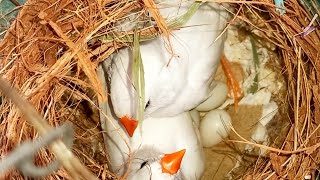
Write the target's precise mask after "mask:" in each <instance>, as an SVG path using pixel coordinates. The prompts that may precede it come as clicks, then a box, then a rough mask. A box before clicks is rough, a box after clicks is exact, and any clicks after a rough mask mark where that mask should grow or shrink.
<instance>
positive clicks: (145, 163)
mask: <svg viewBox="0 0 320 180" xmlns="http://www.w3.org/2000/svg"><path fill="white" fill-rule="evenodd" d="M147 163H148V161H144V162H143V163H142V164H141V166H140V169H142V168H143V167H144V166H145V165H147Z"/></svg>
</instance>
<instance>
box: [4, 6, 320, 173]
mask: <svg viewBox="0 0 320 180" xmlns="http://www.w3.org/2000/svg"><path fill="white" fill-rule="evenodd" d="M219 2H221V1H219ZM224 2H229V3H232V4H233V5H235V7H236V11H235V12H236V14H235V18H240V19H241V20H243V21H245V22H246V23H248V27H249V29H250V30H254V31H255V32H257V33H258V34H259V35H260V36H263V37H264V38H265V39H267V40H269V41H270V42H272V43H273V44H275V45H276V46H277V49H278V51H279V54H281V56H282V57H283V59H284V61H283V64H282V65H283V67H282V68H283V73H284V74H285V76H286V78H287V84H288V90H289V91H288V102H289V103H290V106H291V112H288V114H289V115H290V118H291V128H290V131H289V133H288V135H287V138H286V140H285V142H284V143H283V146H282V147H280V149H279V147H267V148H268V149H269V150H270V151H271V152H272V153H270V154H269V158H268V159H267V160H266V159H264V160H257V162H256V164H255V166H254V167H252V168H251V169H249V170H248V171H247V173H246V175H245V176H244V178H245V179H266V178H272V179H279V178H287V179H294V178H296V179H301V177H303V176H305V175H308V174H312V175H314V173H315V170H316V168H318V166H319V162H320V154H319V152H320V151H319V143H320V140H319V134H320V131H319V127H320V120H319V119H320V101H319V98H318V97H319V95H320V90H319V84H320V83H319V79H320V74H319V73H318V71H319V70H320V65H319V63H318V62H319V60H320V55H319V47H320V44H319V43H320V33H319V31H315V32H312V33H311V34H309V35H307V36H305V37H303V38H302V37H299V36H295V35H296V34H298V33H300V32H301V31H302V30H303V29H304V27H306V26H307V25H308V24H309V22H310V21H311V19H312V16H311V15H310V14H309V13H307V12H306V10H305V9H304V8H303V7H302V6H301V4H299V2H298V1H296V0H288V1H286V4H285V6H286V8H287V9H286V10H287V13H286V14H284V15H281V16H280V15H279V14H278V12H277V11H276V10H275V6H274V4H273V1H268V0H258V1H251V2H245V1H224ZM144 3H145V4H144ZM153 6H154V4H153V1H152V0H149V1H148V0H144V1H143V2H142V1H135V0H126V1H117V0H106V1H102V0H99V1H92V0H86V1H70V0H58V1H56V0H45V1H37V0H29V1H28V3H27V4H26V5H25V6H24V7H23V9H22V10H21V11H20V14H19V16H18V17H17V20H16V21H15V22H14V23H13V24H12V26H11V28H10V29H9V30H8V32H7V33H6V36H5V38H4V40H3V41H2V42H1V44H0V47H1V48H0V52H1V57H0V58H1V59H0V68H1V70H0V73H1V76H3V77H4V78H5V79H7V80H9V81H10V82H11V83H12V84H13V86H14V87H16V88H17V89H18V90H19V92H20V93H21V94H22V95H23V96H24V97H25V98H26V99H27V100H28V101H29V102H31V103H32V105H34V107H35V108H36V110H37V111H38V112H40V113H41V115H43V116H44V118H45V119H46V120H47V123H48V124H49V125H51V126H57V125H60V124H62V123H63V122H65V121H66V120H69V121H72V122H73V123H74V124H75V126H76V140H75V143H76V145H75V147H74V149H73V152H74V153H75V154H76V155H77V157H78V158H79V159H80V160H81V161H82V162H83V163H84V164H85V165H86V167H87V168H88V169H89V170H90V171H91V172H93V174H95V175H96V176H97V177H98V178H99V179H112V178H113V175H112V174H111V173H110V172H109V171H108V167H107V165H106V162H107V155H106V153H105V152H104V150H103V149H104V148H103V147H104V146H103V145H101V144H103V140H102V139H103V138H102V136H101V133H100V131H101V129H100V128H99V127H100V126H99V120H98V117H97V114H98V108H97V106H96V104H98V103H97V99H99V100H101V101H102V100H105V99H106V97H105V95H104V93H103V89H102V88H101V86H100V83H99V81H98V78H97V75H96V72H95V69H96V67H97V65H98V63H99V62H101V61H103V60H105V59H106V58H107V57H108V56H109V55H110V54H112V53H113V52H115V51H116V50H117V49H118V48H121V47H123V46H127V45H128V44H127V43H124V42H121V41H116V42H114V41H109V42H107V43H103V44H102V43H101V41H100V40H99V38H98V37H100V36H102V35H104V34H108V35H110V36H113V37H118V38H121V37H124V36H125V35H127V34H123V33H119V32H115V28H114V25H115V22H116V21H117V20H120V19H123V18H125V17H126V16H127V15H128V13H130V12H133V11H136V12H138V13H139V14H140V15H141V17H143V16H145V11H146V10H148V9H149V10H150V9H151V10H152V11H151V12H152V13H151V14H152V15H153V17H154V19H156V22H157V23H158V27H159V28H155V27H144V28H143V29H142V30H141V35H153V34H156V33H158V29H160V30H161V32H162V33H164V34H165V36H168V34H169V33H170V32H169V30H168V29H167V27H166V25H165V23H164V21H163V19H162V18H161V17H160V16H159V15H158V14H157V13H158V11H157V10H155V9H154V8H152V7H153ZM40 10H41V11H40ZM231 23H232V21H231ZM128 33H133V32H128ZM0 114H1V124H0V132H1V133H2V134H1V136H0V145H1V146H0V147H1V149H0V153H1V156H4V155H5V154H7V152H9V151H10V150H11V149H12V148H14V147H15V146H16V145H17V144H19V143H20V142H22V141H24V140H26V139H32V138H34V137H36V136H37V134H38V131H36V130H35V129H34V127H33V125H32V124H30V123H29V122H27V121H26V120H25V119H24V118H22V117H21V116H20V114H19V111H18V110H17V108H16V107H15V106H14V105H13V103H12V102H11V101H9V100H7V99H3V102H2V104H1V111H0ZM93 141H94V142H96V143H95V146H97V147H96V148H91V147H93V144H92V142H93ZM99 147H100V148H99ZM52 156H53V155H52V154H51V153H49V152H48V151H42V153H41V154H40V155H39V156H38V157H37V163H38V164H45V163H46V162H48V161H49V159H51V158H52ZM66 169H67V171H66ZM68 173H70V171H69V170H68V168H65V169H61V170H59V171H58V173H57V174H56V175H52V176H50V177H47V178H46V179H64V178H66V179H70V178H71V177H70V175H69V174H68ZM71 175H72V174H71ZM79 175H80V176H82V175H83V174H79ZM72 176H77V175H74V174H73V175H72ZM9 177H10V178H11V179H23V177H22V176H21V175H20V174H19V173H18V172H17V171H12V172H10V173H9V174H7V176H6V178H9ZM82 177H85V176H82ZM313 177H314V176H313Z"/></svg>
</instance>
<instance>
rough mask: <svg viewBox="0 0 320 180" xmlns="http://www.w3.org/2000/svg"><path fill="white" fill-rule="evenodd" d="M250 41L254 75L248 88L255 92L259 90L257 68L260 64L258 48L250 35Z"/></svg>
mask: <svg viewBox="0 0 320 180" xmlns="http://www.w3.org/2000/svg"><path fill="white" fill-rule="evenodd" d="M250 42H251V47H252V56H253V64H254V69H255V73H256V75H255V77H254V79H253V83H252V85H251V86H250V88H249V92H250V93H256V92H257V91H258V90H259V73H258V68H259V66H260V61H259V55H258V50H257V46H256V42H255V39H254V38H253V37H252V35H250Z"/></svg>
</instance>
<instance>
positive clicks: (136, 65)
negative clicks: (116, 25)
mask: <svg viewBox="0 0 320 180" xmlns="http://www.w3.org/2000/svg"><path fill="white" fill-rule="evenodd" d="M139 40H140V39H139V34H138V33H137V31H135V32H134V41H133V57H134V59H133V79H134V86H135V88H136V91H137V94H138V96H137V97H138V108H137V112H138V121H139V124H141V123H142V120H143V113H144V103H145V102H144V99H145V92H144V86H145V85H144V69H143V63H142V59H141V53H140V44H139ZM141 127H142V126H140V128H141ZM140 130H141V129H140Z"/></svg>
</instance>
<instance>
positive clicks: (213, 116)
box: [199, 109, 231, 147]
mask: <svg viewBox="0 0 320 180" xmlns="http://www.w3.org/2000/svg"><path fill="white" fill-rule="evenodd" d="M199 130H200V137H201V141H202V144H203V146H204V147H211V146H214V145H216V144H218V143H220V142H221V141H222V140H223V139H224V138H226V137H227V136H228V134H229V132H230V130H231V117H230V115H229V114H228V113H227V112H226V111H225V110H222V109H215V110H212V111H210V112H209V113H207V114H206V115H205V116H204V117H203V119H202V121H201V122H200V128H199Z"/></svg>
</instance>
